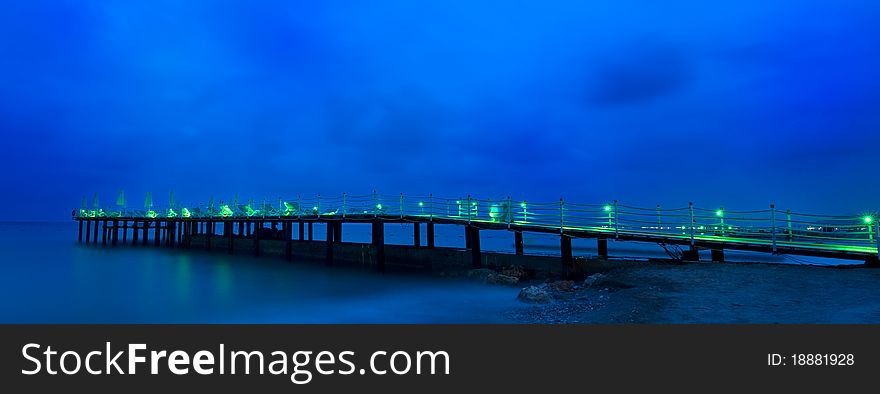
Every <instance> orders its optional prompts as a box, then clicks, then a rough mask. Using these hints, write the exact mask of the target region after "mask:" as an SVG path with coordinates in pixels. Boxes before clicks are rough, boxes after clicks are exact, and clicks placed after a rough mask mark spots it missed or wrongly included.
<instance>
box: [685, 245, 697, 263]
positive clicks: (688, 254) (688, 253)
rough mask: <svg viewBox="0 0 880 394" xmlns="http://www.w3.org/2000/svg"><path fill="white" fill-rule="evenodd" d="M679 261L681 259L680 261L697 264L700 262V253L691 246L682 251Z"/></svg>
mask: <svg viewBox="0 0 880 394" xmlns="http://www.w3.org/2000/svg"><path fill="white" fill-rule="evenodd" d="M681 259H682V261H692V262H699V261H700V251H699V250H697V248H696V247H694V246H691V247H690V249H688V250H685V251H682V253H681Z"/></svg>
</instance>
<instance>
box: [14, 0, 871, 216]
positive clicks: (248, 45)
mask: <svg viewBox="0 0 880 394" xmlns="http://www.w3.org/2000/svg"><path fill="white" fill-rule="evenodd" d="M305 3H306V2H298V1H274V0H272V1H269V0H267V1H232V0H222V1H217V0H212V1H208V0H189V1H171V0H167V1H164V0H163V1H157V0H152V1H143V2H138V1H122V0H118V1H116V0H100V1H98V0H94V1H86V0H79V1H72V0H71V1H64V0H56V1H44V0H18V1H13V2H9V3H6V4H4V10H3V12H2V13H0V129H2V133H3V134H2V135H3V143H2V144H0V164H2V170H0V184H2V185H3V192H2V193H0V203H2V205H3V207H4V210H3V211H2V213H0V219H2V220H23V219H27V218H31V217H32V213H33V212H35V211H38V212H39V213H38V214H37V215H36V217H37V218H38V219H42V220H64V219H66V218H68V217H69V216H68V215H69V214H70V210H71V209H72V208H74V207H77V206H78V205H79V203H80V198H81V196H83V195H88V196H91V195H92V193H95V192H98V193H100V195H101V196H102V200H103V201H104V202H107V203H111V202H113V201H115V194H116V192H117V191H118V190H120V189H124V190H125V191H126V194H127V195H129V196H130V198H131V200H132V201H133V202H137V203H139V202H140V201H141V200H142V197H141V196H142V195H143V194H144V193H145V192H147V191H151V192H153V194H154V195H155V196H156V201H157V202H162V200H164V198H165V197H164V196H166V195H167V193H168V191H169V190H172V189H173V190H174V191H175V193H176V196H177V198H178V200H179V201H201V200H207V199H209V198H210V197H211V196H215V197H217V198H224V196H232V195H233V194H235V193H238V194H240V195H241V197H242V198H248V197H254V198H264V197H267V198H277V197H279V196H284V197H294V196H296V195H297V194H303V195H313V194H315V193H321V194H324V195H332V194H341V193H342V192H348V193H352V194H367V193H370V192H372V190H374V189H378V190H379V191H380V193H381V192H384V193H388V194H397V193H399V192H404V193H406V194H427V193H429V192H432V193H434V194H435V195H443V196H450V197H457V196H463V195H467V194H468V193H470V194H474V195H476V196H480V197H505V196H507V195H510V196H512V197H513V198H515V199H516V198H527V199H529V200H532V201H538V200H549V201H553V200H556V199H558V198H559V197H565V198H566V199H568V200H572V201H575V200H577V201H582V202H597V203H602V202H604V201H607V200H609V199H619V200H621V201H625V202H627V203H628V204H630V205H645V206H653V205H654V204H657V203H660V204H663V205H665V206H670V207H672V206H676V207H678V206H685V205H687V202H688V201H694V202H695V203H696V204H697V205H701V206H706V207H716V206H720V205H723V206H725V207H730V208H729V209H735V208H739V209H763V208H765V207H766V206H767V205H768V204H769V203H771V202H775V203H776V204H777V206H779V207H782V208H788V207H791V208H794V209H797V210H801V211H817V212H838V213H853V212H854V213H858V212H862V211H864V210H865V209H880V198H878V197H877V196H878V192H880V185H878V180H880V172H878V170H880V168H878V158H880V153H878V152H880V151H878V149H880V133H878V131H880V6H878V5H873V4H874V2H872V1H847V0H834V1H831V0H826V1H808V0H791V1H788V0H761V1H757V0H741V1H737V2H728V3H729V4H720V3H719V2H707V1H697V0H693V1H683V0H682V1H676V0H671V1H664V2H657V1H632V0H617V1H602V2H599V1H551V0H544V1H509V0H508V1H475V0H451V1H443V2H413V1H403V0H400V1H385V0H373V1H328V2H313V3H315V4H305ZM133 205H137V204H133Z"/></svg>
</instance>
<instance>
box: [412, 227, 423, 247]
mask: <svg viewBox="0 0 880 394" xmlns="http://www.w3.org/2000/svg"><path fill="white" fill-rule="evenodd" d="M413 245H414V246H422V225H421V224H419V223H413Z"/></svg>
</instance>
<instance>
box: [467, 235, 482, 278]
mask: <svg viewBox="0 0 880 394" xmlns="http://www.w3.org/2000/svg"><path fill="white" fill-rule="evenodd" d="M465 229H466V234H468V236H467V238H468V239H469V240H470V242H468V243H469V244H470V249H471V267H473V268H480V267H482V266H483V256H482V254H481V251H480V229H479V228H477V227H472V226H467V227H465Z"/></svg>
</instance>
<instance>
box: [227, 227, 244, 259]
mask: <svg viewBox="0 0 880 394" xmlns="http://www.w3.org/2000/svg"><path fill="white" fill-rule="evenodd" d="M233 223H235V222H226V223H224V224H223V227H226V225H227V224H228V225H229V233H228V234H227V235H226V236H227V237H229V238H228V239H227V240H226V242H228V245H226V253H227V254H230V255H232V254H235V231H233V228H232V226H233ZM238 223H241V222H238ZM238 230H239V231H241V226H240V225H239V226H238Z"/></svg>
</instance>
